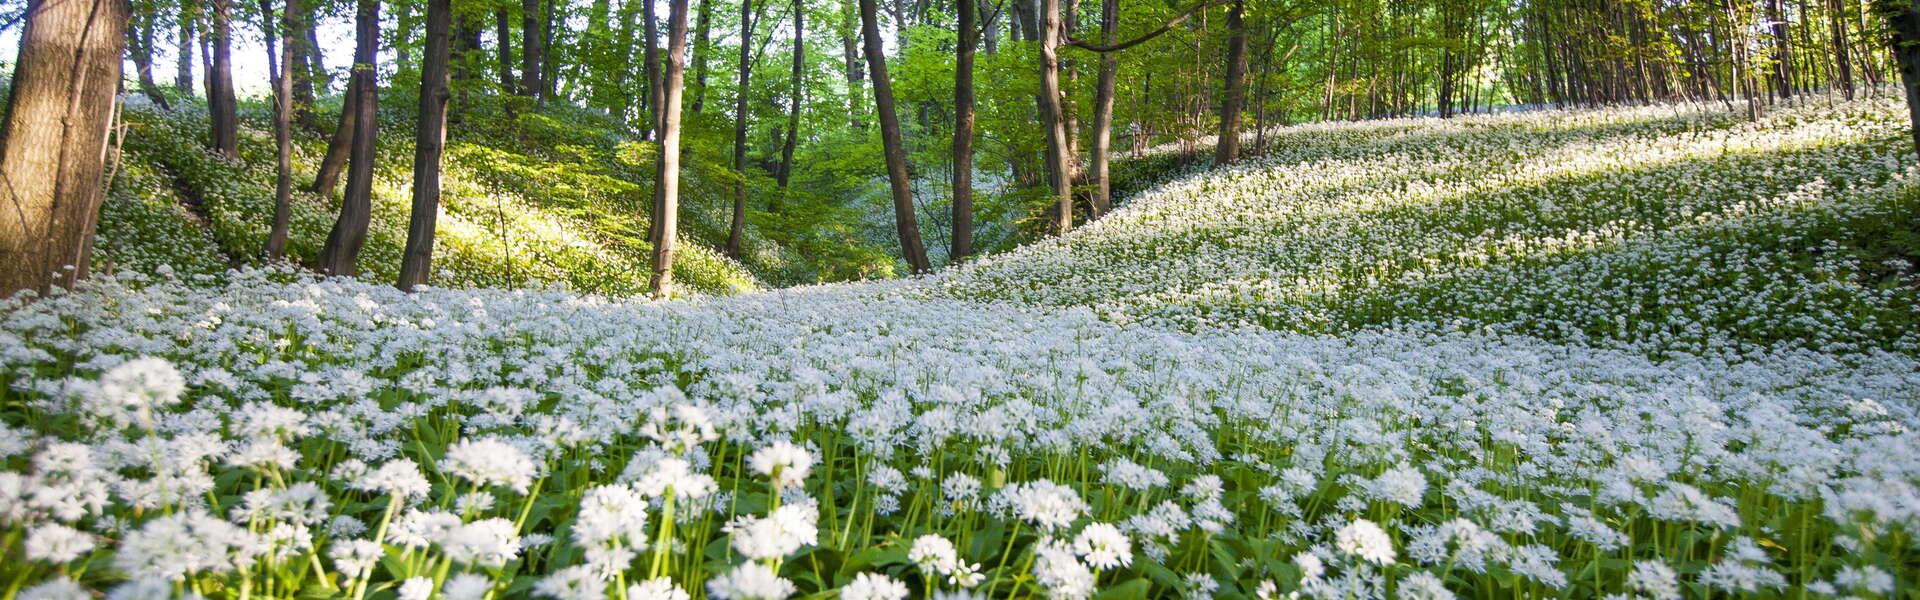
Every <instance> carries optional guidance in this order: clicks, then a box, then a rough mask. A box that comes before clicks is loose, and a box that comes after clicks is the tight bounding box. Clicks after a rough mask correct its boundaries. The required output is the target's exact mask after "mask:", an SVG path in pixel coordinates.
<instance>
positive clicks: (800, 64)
mask: <svg viewBox="0 0 1920 600" xmlns="http://www.w3.org/2000/svg"><path fill="white" fill-rule="evenodd" d="M806 8H807V7H806V5H805V3H804V0H793V80H792V81H793V82H792V83H791V84H790V85H789V91H788V93H787V141H786V143H785V144H783V145H781V147H780V170H779V171H778V172H776V173H775V174H774V179H775V181H777V182H779V184H780V193H781V194H785V193H786V190H787V182H788V181H790V180H792V179H793V151H794V150H795V148H796V147H798V146H799V145H800V102H801V101H802V100H803V99H805V98H806V94H807V71H806V69H807V33H806V31H807V25H806V23H807V20H806ZM779 199H780V196H774V202H775V204H774V209H775V210H779V204H778V203H779V202H780V200H779Z"/></svg>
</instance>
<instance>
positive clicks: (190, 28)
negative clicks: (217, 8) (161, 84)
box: [173, 1, 195, 96]
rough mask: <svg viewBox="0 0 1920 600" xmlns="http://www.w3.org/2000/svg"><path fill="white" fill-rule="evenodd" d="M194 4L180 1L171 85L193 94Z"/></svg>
mask: <svg viewBox="0 0 1920 600" xmlns="http://www.w3.org/2000/svg"><path fill="white" fill-rule="evenodd" d="M194 21H195V17H194V5H193V3H192V2H184V1H183V2H181V3H180V33H179V34H178V37H175V38H174V42H175V44H174V47H175V48H176V49H178V52H176V53H175V54H174V65H173V87H174V89H176V90H179V91H180V93H182V94H186V95H188V96H192V95H193V48H194V35H195V32H194V25H193V24H194Z"/></svg>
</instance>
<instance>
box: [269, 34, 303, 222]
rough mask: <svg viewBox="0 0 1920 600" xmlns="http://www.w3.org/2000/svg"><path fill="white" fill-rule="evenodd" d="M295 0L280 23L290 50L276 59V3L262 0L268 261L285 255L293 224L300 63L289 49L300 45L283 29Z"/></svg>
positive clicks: (296, 37)
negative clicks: (267, 95)
mask: <svg viewBox="0 0 1920 600" xmlns="http://www.w3.org/2000/svg"><path fill="white" fill-rule="evenodd" d="M293 1H294V0H289V2H288V7H287V10H288V13H287V15H285V16H283V17H282V18H281V21H280V23H281V25H283V26H282V27H281V28H280V29H281V30H282V31H284V32H285V33H286V35H285V36H284V39H285V40H286V43H285V44H284V45H285V46H286V47H287V48H282V49H281V52H279V53H278V55H277V56H276V55H275V52H274V37H275V33H276V32H275V31H274V23H273V1H272V0H260V14H261V15H262V18H261V26H260V30H261V31H262V32H263V33H265V34H266V41H267V63H268V64H269V65H271V66H270V67H269V68H268V72H269V74H270V75H272V77H273V157H274V167H273V168H274V171H273V228H272V229H271V230H270V231H268V233H267V247H266V249H265V252H264V254H266V256H267V258H268V259H269V260H278V259H279V258H280V257H282V256H284V255H286V252H287V232H288V229H289V228H290V227H291V225H292V221H293V71H294V69H295V67H296V65H299V63H297V62H294V60H293V52H292V51H291V50H290V48H291V47H292V46H295V45H298V44H299V43H300V42H298V41H297V40H298V39H299V37H300V33H299V31H300V30H299V29H297V28H294V27H285V26H284V25H286V24H288V23H289V22H290V20H291V19H292V10H293V7H292V2H293Z"/></svg>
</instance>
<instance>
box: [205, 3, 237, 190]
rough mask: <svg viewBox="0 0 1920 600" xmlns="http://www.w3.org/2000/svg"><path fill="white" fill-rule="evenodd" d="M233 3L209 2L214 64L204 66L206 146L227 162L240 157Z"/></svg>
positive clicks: (209, 41)
mask: <svg viewBox="0 0 1920 600" xmlns="http://www.w3.org/2000/svg"><path fill="white" fill-rule="evenodd" d="M232 4H233V1H232V0H212V3H211V4H210V5H209V8H211V9H212V14H210V15H209V16H210V17H211V18H212V25H213V30H212V31H210V32H208V35H207V38H208V40H207V42H208V43H209V44H211V45H212V48H213V63H212V64H210V65H207V112H208V117H207V118H208V121H209V122H211V124H212V131H211V132H210V136H209V139H208V142H207V144H208V146H209V147H211V148H213V151H214V152H218V153H219V154H220V155H221V156H225V157H227V158H229V159H238V158H240V115H239V105H238V104H237V103H236V100H235V99H234V94H233V6H232Z"/></svg>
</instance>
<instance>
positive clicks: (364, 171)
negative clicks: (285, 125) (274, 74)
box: [318, 0, 380, 276]
mask: <svg viewBox="0 0 1920 600" xmlns="http://www.w3.org/2000/svg"><path fill="white" fill-rule="evenodd" d="M355 12H356V13H357V14H356V15H355V19H356V21H355V26H354V28H355V32H354V33H355V35H354V50H353V55H354V56H353V75H352V77H353V82H352V83H351V84H349V87H350V88H352V89H353V92H354V95H355V96H356V98H355V100H354V107H353V112H354V113H355V114H354V119H353V143H352V148H351V152H349V155H350V156H349V161H350V162H349V168H348V172H347V191H346V195H345V196H344V197H343V198H342V199H341V201H340V218H339V219H338V220H335V221H334V223H333V231H332V232H330V233H328V234H327V245H326V246H325V247H323V248H322V249H321V251H320V261H319V265H318V268H319V271H320V272H321V273H325V274H328V275H339V276H352V275H354V274H356V273H357V272H358V268H359V260H360V248H361V246H364V245H366V242H367V223H368V221H370V220H371V219H372V216H373V160H374V135H375V131H376V128H377V126H378V125H379V118H378V116H377V115H378V114H379V110H378V108H379V98H378V95H377V91H378V87H379V82H378V81H377V80H376V79H375V78H374V73H375V63H374V61H375V60H377V58H378V57H379V45H380V0H359V2H358V8H357V9H356V11H355Z"/></svg>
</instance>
